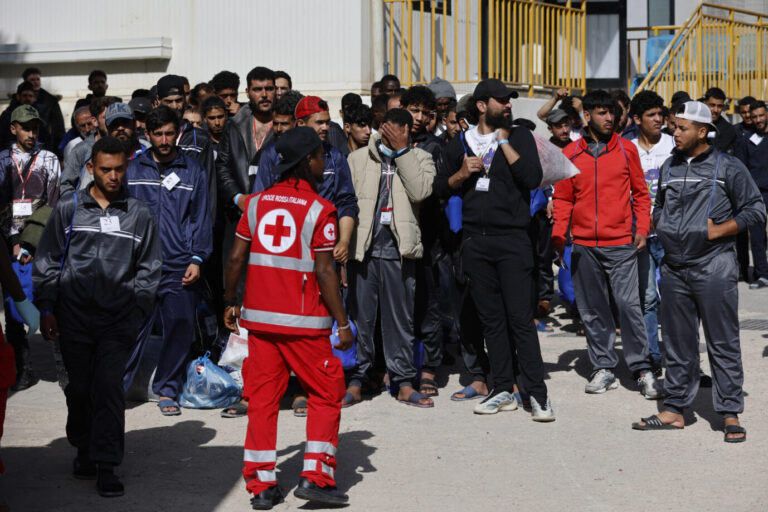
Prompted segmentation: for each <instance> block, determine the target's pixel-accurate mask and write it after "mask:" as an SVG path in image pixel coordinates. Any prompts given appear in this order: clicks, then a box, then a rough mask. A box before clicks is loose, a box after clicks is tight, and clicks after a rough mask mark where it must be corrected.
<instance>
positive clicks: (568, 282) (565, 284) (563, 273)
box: [557, 245, 576, 308]
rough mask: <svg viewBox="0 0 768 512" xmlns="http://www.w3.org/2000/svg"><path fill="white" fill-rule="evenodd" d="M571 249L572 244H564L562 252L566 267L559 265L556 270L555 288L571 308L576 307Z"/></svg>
mask: <svg viewBox="0 0 768 512" xmlns="http://www.w3.org/2000/svg"><path fill="white" fill-rule="evenodd" d="M571 249H572V246H570V245H566V246H565V251H564V253H563V260H564V261H565V264H566V265H567V266H568V269H565V268H563V267H560V269H559V270H558V271H557V289H558V294H559V295H560V298H561V299H563V300H564V301H565V302H566V303H568V305H569V306H570V307H572V308H575V307H576V294H575V293H574V291H573V280H572V279H571V271H570V268H571Z"/></svg>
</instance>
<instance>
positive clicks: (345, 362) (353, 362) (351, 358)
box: [330, 320, 357, 370]
mask: <svg viewBox="0 0 768 512" xmlns="http://www.w3.org/2000/svg"><path fill="white" fill-rule="evenodd" d="M349 325H350V327H351V328H352V337H353V338H354V339H355V340H357V326H356V325H355V323H354V322H353V321H352V320H350V321H349ZM330 339H331V348H333V346H334V345H337V344H338V343H339V331H338V329H337V323H336V321H335V320H334V321H333V327H332V328H331V336H330ZM333 355H334V356H336V357H338V358H339V359H341V367H342V368H344V369H345V370H351V369H352V368H354V367H355V366H357V341H354V342H353V343H352V346H351V347H350V348H348V349H347V350H339V349H337V348H334V349H333Z"/></svg>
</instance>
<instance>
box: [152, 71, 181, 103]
mask: <svg viewBox="0 0 768 512" xmlns="http://www.w3.org/2000/svg"><path fill="white" fill-rule="evenodd" d="M172 95H173V96H176V95H179V96H184V79H183V78H181V77H180V76H179V75H165V76H164V77H162V78H161V79H160V80H158V81H157V97H158V98H165V97H166V96H172Z"/></svg>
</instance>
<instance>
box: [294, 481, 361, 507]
mask: <svg viewBox="0 0 768 512" xmlns="http://www.w3.org/2000/svg"><path fill="white" fill-rule="evenodd" d="M293 495H294V496H296V497H297V498H300V499H302V500H307V501H317V502H319V503H326V504H328V505H344V504H346V503H347V502H348V501H349V496H347V495H346V494H344V493H343V492H341V491H340V490H338V489H337V488H336V486H328V487H320V486H318V485H317V484H314V483H312V482H310V481H309V480H307V479H306V478H304V477H302V478H301V480H300V481H299V486H298V487H297V488H296V490H295V491H293Z"/></svg>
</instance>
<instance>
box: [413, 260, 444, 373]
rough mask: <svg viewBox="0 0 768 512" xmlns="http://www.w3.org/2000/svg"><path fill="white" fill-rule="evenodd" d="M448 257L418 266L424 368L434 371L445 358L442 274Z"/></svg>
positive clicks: (418, 318)
mask: <svg viewBox="0 0 768 512" xmlns="http://www.w3.org/2000/svg"><path fill="white" fill-rule="evenodd" d="M444 261H445V258H443V259H441V260H438V261H435V262H433V263H432V264H431V265H428V264H427V265H425V264H423V263H422V262H419V263H417V267H416V323H415V325H416V331H417V333H418V335H419V337H420V338H421V341H422V343H423V346H424V361H423V367H424V369H425V370H428V371H432V372H434V371H435V370H437V368H438V367H439V366H440V362H441V361H442V360H443V346H444V344H445V334H444V331H443V310H442V307H441V305H442V300H441V299H442V298H441V289H440V274H441V273H442V270H443V267H444V266H443V265H442V263H443V262H444Z"/></svg>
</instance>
